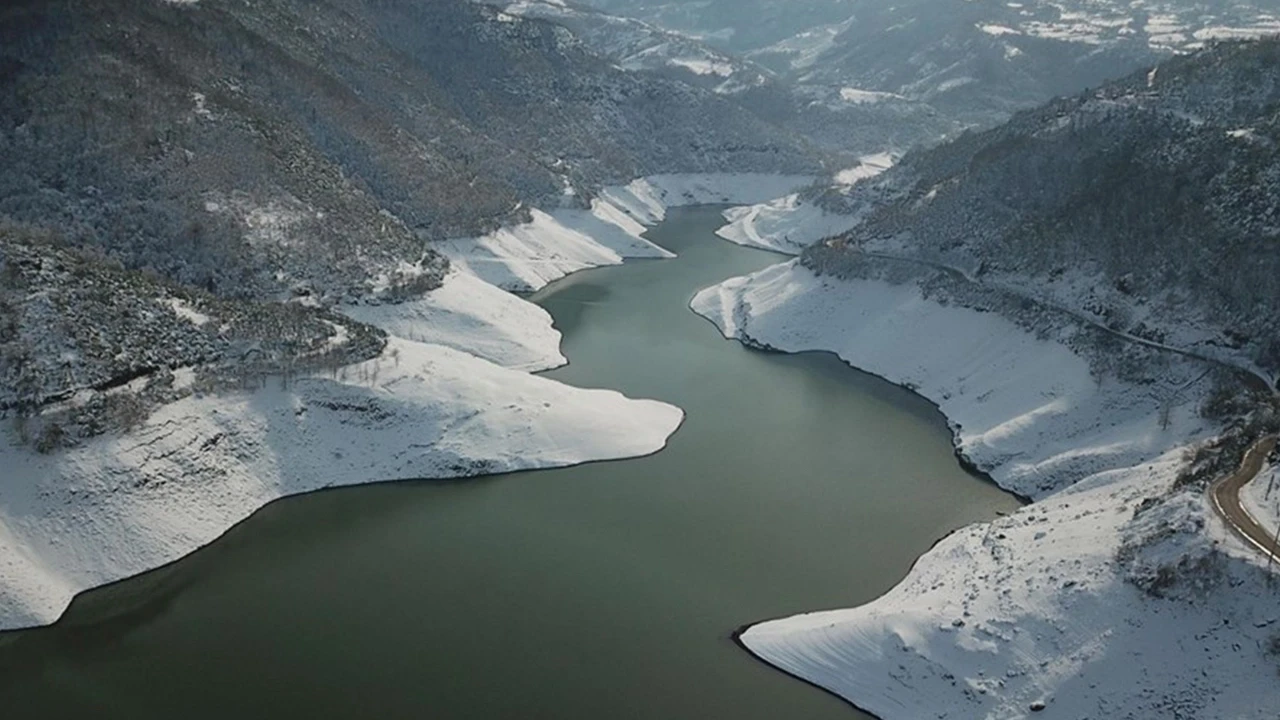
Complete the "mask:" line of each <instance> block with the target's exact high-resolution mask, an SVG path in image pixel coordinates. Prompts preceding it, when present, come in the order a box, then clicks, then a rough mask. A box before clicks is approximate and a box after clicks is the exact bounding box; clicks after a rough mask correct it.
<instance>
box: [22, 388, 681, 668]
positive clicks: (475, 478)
mask: <svg viewBox="0 0 1280 720" xmlns="http://www.w3.org/2000/svg"><path fill="white" fill-rule="evenodd" d="M553 369H554V368H553ZM544 372H550V370H547V371H544ZM623 397H627V396H625V395H624V396H623ZM628 399H634V398H628ZM677 409H680V408H677ZM687 420H688V415H687V414H686V413H685V412H684V410H683V409H680V422H679V424H677V425H676V427H675V429H674V430H672V431H671V433H669V434H668V435H667V437H666V439H665V440H664V441H663V443H662V447H660V448H657V449H656V450H653V451H651V452H648V453H645V454H643V455H631V456H627V457H619V458H597V459H593V460H583V461H581V462H577V463H571V464H569V465H549V466H546V467H539V468H532V469H527V470H508V471H505V472H500V473H489V474H483V473H482V474H478V475H454V476H450V477H440V478H398V479H389V480H371V481H369V482H365V483H359V484H356V485H334V484H331V485H326V486H324V487H319V488H315V489H313V490H306V491H303V492H299V493H293V494H290V495H281V496H280V497H277V498H275V499H273V500H270V501H268V502H266V503H265V504H263V505H262V506H261V507H259V508H258V509H256V510H254V511H253V512H252V513H250V514H249V515H247V516H246V517H244V518H243V519H241V520H239V521H237V522H236V523H234V524H232V525H231V526H229V527H228V528H227V529H226V530H225V531H223V533H222V534H221V535H219V536H218V537H216V538H214V539H212V540H210V541H209V542H207V543H205V544H203V545H201V546H199V547H197V548H195V549H193V550H191V551H190V552H188V553H187V554H185V555H182V556H180V557H177V558H174V559H172V560H169V561H168V562H166V563H164V564H163V565H157V566H155V567H153V568H148V569H146V570H143V571H141V572H139V573H137V574H134V575H129V576H127V577H122V578H119V579H117V580H112V581H111V582H108V583H103V584H102V585H95V586H94V587H91V588H86V589H84V590H81V591H79V592H77V593H76V594H75V595H73V596H72V598H71V602H69V603H67V606H66V607H65V608H63V611H62V613H61V614H60V615H59V616H58V617H57V619H55V620H54V621H52V622H49V623H45V624H43V625H31V626H26V627H5V628H0V643H2V642H4V641H5V639H6V638H7V637H16V636H17V635H20V634H26V633H31V632H39V631H41V630H48V629H52V628H55V627H59V626H62V625H64V624H65V623H66V621H67V617H68V613H69V611H70V610H71V607H72V606H73V605H74V604H75V602H76V601H77V600H78V599H80V598H82V597H84V596H87V595H91V594H94V593H97V592H101V591H109V590H111V589H112V588H116V587H119V586H121V585H125V584H127V583H131V582H133V581H136V580H140V579H143V578H146V577H147V576H149V575H153V574H158V573H162V572H166V571H169V570H171V569H173V568H174V567H175V566H177V565H180V564H182V563H184V562H186V561H188V560H190V559H191V558H193V557H194V556H196V555H197V554H198V553H201V552H204V551H205V550H208V549H209V548H210V547H212V546H213V545H215V544H217V543H218V542H221V541H222V540H223V539H224V538H226V537H227V536H228V535H229V534H231V533H232V532H234V531H235V530H237V529H239V528H240V527H242V526H244V525H245V524H247V523H249V522H250V521H253V520H254V519H255V518H257V517H258V516H259V515H261V514H262V513H264V512H267V511H269V510H270V509H272V508H274V507H275V506H277V505H280V504H281V503H287V502H289V501H291V500H297V499H301V498H307V497H311V496H315V495H327V494H335V493H342V492H355V491H359V490H363V489H367V488H376V487H388V486H393V485H418V484H422V485H461V484H464V483H466V484H470V483H475V482H479V481H500V480H504V479H507V478H509V477H511V476H513V475H525V474H530V473H533V474H538V473H546V472H555V471H557V470H568V469H571V468H581V467H590V466H593V465H608V464H611V463H620V462H629V461H631V460H642V459H644V458H648V457H653V456H654V455H657V454H658V453H661V452H663V451H664V450H666V449H667V448H668V447H669V446H670V444H671V439H672V438H674V437H675V436H676V435H677V434H679V432H680V430H681V429H682V428H683V427H684V425H685V423H686V421H687ZM131 610H132V609H126V610H125V611H124V612H122V613H120V614H121V615H124V614H129V612H131ZM114 617H116V614H114V613H111V614H105V615H102V616H99V617H95V618H94V619H93V621H94V622H104V621H107V620H110V619H112V618H114Z"/></svg>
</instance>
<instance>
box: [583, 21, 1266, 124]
mask: <svg viewBox="0 0 1280 720" xmlns="http://www.w3.org/2000/svg"><path fill="white" fill-rule="evenodd" d="M593 1H594V4H595V5H596V6H598V7H601V8H605V9H608V10H609V11H610V12H616V13H621V14H628V15H633V16H636V17H639V18H642V19H645V20H647V21H650V22H653V23H655V24H658V25H660V26H662V27H666V28H669V29H673V30H678V31H681V32H684V33H688V34H690V35H692V36H695V37H699V38H701V39H703V40H705V41H706V42H708V43H710V44H712V45H713V46H715V47H719V48H722V49H725V50H732V51H734V52H737V53H740V54H742V55H744V56H745V57H748V58H750V59H752V60H754V61H756V62H758V63H759V64H761V65H763V66H765V67H768V68H770V69H772V70H774V71H775V72H776V73H778V74H779V76H780V77H783V78H786V79H788V80H790V81H792V82H793V83H795V84H798V85H800V86H805V87H809V88H811V93H813V94H814V95H822V96H824V97H826V98H829V99H832V100H835V99H839V98H841V97H844V98H850V99H853V100H855V101H858V100H862V101H865V100H866V99H868V98H876V97H880V98H883V97H891V98H900V99H907V100H911V101H915V102H920V103H926V104H928V105H929V106H931V107H933V108H935V109H936V110H937V111H938V112H939V113H940V114H941V115H942V116H943V117H946V118H948V119H952V120H955V121H957V122H961V123H963V124H966V125H975V124H976V125H989V124H992V123H994V122H998V121H1000V120H1002V119H1004V118H1006V117H1007V116H1008V115H1009V114H1010V113H1011V112H1013V111H1014V110H1017V109H1020V108H1026V107H1030V106H1033V105H1035V104H1037V103H1040V102H1044V101H1046V100H1048V99H1050V98H1052V97H1054V96H1057V95H1065V94H1072V93H1075V92H1078V91H1079V90H1081V89H1083V88H1085V87H1089V86H1092V85H1096V84H1098V83H1101V82H1103V81H1105V80H1109V79H1114V78H1118V77H1122V76H1124V75H1125V74H1127V73H1129V72H1131V71H1133V70H1134V69H1136V68H1138V67H1141V66H1144V65H1150V64H1153V63H1155V62H1157V61H1159V60H1161V59H1164V58H1167V57H1169V56H1170V55H1171V54H1173V53H1175V52H1181V51H1189V50H1194V49H1196V48H1198V47H1201V46H1202V45H1203V44H1204V43H1205V42H1207V41H1210V40H1214V39H1222V38H1234V37H1249V36H1259V35H1264V34H1267V33H1273V32H1277V31H1280V19H1278V18H1277V16H1276V14H1275V13H1274V10H1273V9H1271V8H1268V7H1267V6H1264V5H1263V4H1262V3H1258V2H1222V1H1215V2H1208V3H1204V2H1189V1H1187V0H1163V1H1162V2H1158V3H1143V4H1141V5H1131V4H1129V3H1127V2H1123V3H1122V2H1116V1H1110V0H1065V1H1062V2H1059V1H1056V0H1055V1H1054V2H1049V1H1048V0H1022V1H1020V2H1004V1H1003V0H972V1H969V0H901V1H894V2H888V1H887V0H789V1H788V2H777V1H772V0H745V1H743V2H738V1H737V0H708V1H707V2H698V3H674V2H667V1H665V0H593Z"/></svg>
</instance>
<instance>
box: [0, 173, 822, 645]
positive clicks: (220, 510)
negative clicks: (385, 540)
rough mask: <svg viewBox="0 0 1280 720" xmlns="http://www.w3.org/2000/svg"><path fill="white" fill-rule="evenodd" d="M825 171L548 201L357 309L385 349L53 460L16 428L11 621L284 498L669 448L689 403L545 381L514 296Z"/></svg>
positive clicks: (550, 330)
mask: <svg viewBox="0 0 1280 720" xmlns="http://www.w3.org/2000/svg"><path fill="white" fill-rule="evenodd" d="M811 181H812V178H796V177H780V176H767V175H747V176H735V175H712V176H662V177H654V178H649V179H647V180H638V181H636V182H633V183H631V184H629V185H627V186H625V187H617V188H610V189H607V190H606V191H604V192H602V193H601V194H600V195H599V197H598V198H597V199H596V200H595V201H594V202H593V203H592V206H591V209H590V210H564V209H561V210H556V211H554V212H552V213H543V212H540V211H534V213H533V221H532V222H531V223H528V224H525V225H521V226H518V227H514V228H506V229H502V230H499V231H497V232H495V233H492V234H490V235H488V236H485V237H482V238H476V239H472V240H460V241H455V242H453V243H450V244H449V247H448V248H447V251H448V254H449V255H450V257H451V258H452V259H453V260H454V266H455V267H454V271H453V272H452V273H451V274H450V275H449V276H448V277H447V278H446V281H445V283H444V285H443V286H442V287H441V288H440V289H438V290H436V291H434V292H432V293H429V294H428V295H427V296H425V297H423V298H420V299H418V300H415V301H412V302H407V303H403V304H397V305H369V306H355V307H346V308H343V310H344V312H346V313H348V314H349V315H350V316H352V317H353V318H355V319H357V320H360V321H363V322H366V323H369V324H372V325H376V326H379V327H381V328H383V329H384V330H386V331H387V332H388V333H389V334H390V335H391V339H390V342H389V343H388V345H387V347H386V349H385V351H384V352H383V353H382V355H381V356H380V357H378V358H376V359H373V360H370V361H368V362H366V363H362V364H358V365H352V366H348V367H346V368H342V369H340V370H338V371H337V372H335V373H334V374H332V375H328V374H317V375H311V376H305V377H301V378H297V379H294V380H292V381H290V382H289V383H287V384H286V383H284V382H283V381H281V380H278V379H270V380H269V381H268V383H267V385H266V386H265V387H263V388H260V389H258V390H256V391H245V392H228V393H222V394H217V395H193V396H190V397H187V398H185V399H183V400H180V401H177V402H174V403H171V404H169V405H167V406H164V407H162V408H160V409H159V410H158V411H156V412H155V413H154V414H153V415H152V416H151V417H150V418H149V419H148V420H147V421H146V422H145V423H143V424H142V425H141V426H140V427H139V428H137V429H135V430H134V431H131V432H129V433H128V434H125V435H118V434H114V435H108V436H104V437H100V438H97V439H95V440H93V441H90V442H88V443H87V444H85V445H84V446H81V447H78V448H74V449H70V450H66V451H62V452H59V453H56V454H53V455H48V456H46V455H39V454H37V453H35V452H33V451H32V450H30V449H29V448H27V447H24V446H21V445H20V444H19V443H18V442H17V441H16V439H15V438H14V437H13V435H12V433H11V432H6V434H5V435H3V436H0V463H2V464H3V467H4V469H5V472H4V478H3V482H0V629H14V628H21V627H29V626H34V625H42V624H47V623H50V622H53V621H54V620H56V619H57V618H58V617H59V616H60V615H61V614H62V612H63V611H64V610H65V608H66V606H67V605H68V603H70V601H71V599H72V597H73V596H74V595H75V594H76V593H79V592H81V591H84V590H87V589H89V588H93V587H96V586H99V585H103V584H106V583H110V582H113V581H116V580H120V579H123V578H126V577H130V576H132V575H136V574H138V573H141V572H144V571H146V570H149V569H152V568H155V567H158V566H160V565H163V564H166V563H169V562H171V561H174V560H176V559H178V558H180V557H182V556H183V555H186V554H187V553H189V552H191V551H193V550H195V549H197V548H199V547H201V546H203V545H205V544H207V543H209V542H212V541H213V540H215V539H216V538H218V537H219V536H220V535H222V534H223V533H224V532H225V531H226V530H227V529H228V528H230V527H231V526H232V525H234V524H236V523H238V522H240V521H241V520H243V519H245V518H246V517H248V516H249V515H251V514H252V513H254V512H255V511H256V510H258V509H259V508H261V507H262V506H263V505H264V504H266V503H268V502H271V501H273V500H276V499H278V498H282V497H285V496H289V495H295V494H298V493H304V492H308V491H313V490H318V489H322V488H328V487H335V486H343V485H354V484H361V483H369V482H378V481H387V480H398V479H432V478H452V477H467V476H474V475H481V474H491V473H501V472H509V471H515V470H525V469H533V468H544V467H558V466H566V465H573V464H577V463H583V462H589V461H595V460H606V459H620V458H626V457H635V456H641V455H646V454H649V453H653V452H656V451H658V450H660V449H661V448H662V447H664V445H665V444H666V441H667V439H668V438H669V436H670V435H671V434H672V433H673V432H675V430H676V429H677V427H678V426H679V425H680V423H681V421H682V419H683V414H682V412H681V411H680V409H679V408H676V407H673V406H671V405H667V404H664V403H659V402H653V401H648V400H633V399H629V398H625V397H623V396H622V395H620V394H618V393H616V392H611V391H606V390H583V389H578V388H574V387H569V386H567V385H563V384H561V383H558V382H555V381H553V380H549V379H547V378H543V377H538V376H535V375H531V374H530V373H531V372H536V371H540V370H546V369H550V368H554V367H558V366H560V365H563V364H564V363H565V362H566V361H565V358H564V356H563V355H562V354H561V352H560V347H559V345H560V334H559V332H557V331H556V330H555V329H554V327H553V325H552V319H551V317H550V315H548V314H547V313H546V312H545V311H544V310H543V309H541V308H539V307H537V306H535V305H533V304H531V303H528V302H526V301H525V300H522V299H520V298H518V297H516V296H514V295H511V294H510V293H508V292H505V290H532V289H536V288H540V287H542V286H543V285H545V284H546V283H548V282H551V281H552V280H555V279H557V278H560V277H563V276H564V275H566V274H568V273H570V272H574V271H576V270H581V269H585V268H589V267H594V266H599V265H610V264H617V263H620V262H622V260H623V259H624V258H628V257H667V256H670V253H668V252H667V251H665V250H663V249H662V248H659V247H657V246H656V245H653V244H652V243H649V242H648V241H646V240H644V239H643V238H641V237H640V234H641V233H642V232H643V230H644V226H645V225H647V224H653V223H656V222H658V221H660V220H661V219H662V218H663V217H664V216H665V213H666V209H667V208H668V207H672V206H679V205H690V204H701V203H753V202H760V201H762V200H764V199H767V198H769V197H774V196H776V195H779V194H783V193H786V192H789V191H791V190H793V189H795V188H797V187H800V186H803V185H804V184H807V183H808V182H811ZM500 288H501V289H500Z"/></svg>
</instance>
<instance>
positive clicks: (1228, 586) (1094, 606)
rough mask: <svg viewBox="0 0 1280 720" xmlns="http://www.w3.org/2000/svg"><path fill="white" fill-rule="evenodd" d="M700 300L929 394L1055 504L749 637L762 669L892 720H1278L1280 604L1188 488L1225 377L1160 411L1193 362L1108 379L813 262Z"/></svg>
mask: <svg viewBox="0 0 1280 720" xmlns="http://www.w3.org/2000/svg"><path fill="white" fill-rule="evenodd" d="M693 307H694V309H695V310H696V311H697V312H699V313H700V314H703V315H704V316H706V317H708V318H709V319H711V320H713V321H714V322H715V323H716V324H717V325H719V326H720V327H721V328H722V329H723V330H724V332H725V334H726V335H727V336H730V337H736V338H739V339H741V340H743V341H744V342H748V343H751V344H758V345H766V346H769V347H772V348H776V349H780V350H784V351H789V352H799V351H804V350H829V351H833V352H836V353H837V354H839V355H840V357H842V358H843V359H845V360H846V361H847V362H849V363H850V364H852V365H855V366H857V367H860V368H863V369H866V370H868V371H870V372H873V373H877V374H880V375H882V376H884V377H886V378H888V379H889V380H891V381H893V382H897V383H900V384H903V385H906V386H908V387H911V388H913V389H915V390H917V391H918V392H920V393H921V394H922V395H924V396H925V397H928V398H929V399H931V400H933V401H935V402H936V403H938V405H939V406H940V407H941V409H942V410H943V412H944V413H945V414H946V415H947V417H948V418H949V419H950V421H951V424H952V427H953V430H954V431H955V433H956V442H957V446H958V448H959V449H960V450H961V451H962V452H963V453H964V454H965V455H967V456H968V457H969V458H970V459H971V460H972V461H974V462H975V463H976V464H977V465H978V466H979V467H981V468H983V469H984V470H987V471H988V472H989V473H990V474H991V476H992V477H993V478H994V479H995V480H996V481H997V482H998V483H1000V484H1001V485H1002V486H1004V487H1006V488H1009V489H1011V490H1014V491H1016V492H1019V493H1022V494H1024V495H1028V496H1031V497H1033V498H1034V499H1036V500H1038V502H1036V503H1035V504H1032V505H1030V506H1028V507H1027V508H1025V509H1024V510H1022V511H1021V512H1019V513H1017V514H1015V515H1013V516H1011V517H1007V518H1002V519H1000V520H998V521H996V522H994V523H990V524H981V525H975V526H973V527H970V528H967V529H965V530H962V531H960V532H959V533H956V534H955V535H953V536H951V537H949V538H947V539H945V540H944V541H942V542H941V543H940V544H939V545H938V546H937V547H936V548H935V549H933V550H932V551H930V552H929V553H928V554H926V555H925V556H924V557H923V558H921V560H920V561H919V562H918V563H917V565H916V566H915V567H914V568H913V569H912V571H911V573H910V575H909V576H908V577H907V578H906V579H905V580H904V581H903V582H902V583H901V584H900V585H899V586H898V587H896V588H895V589H893V590H892V591H891V592H890V593H889V594H888V595H886V596H884V597H883V598H881V599H879V600H877V601H875V602H873V603H870V604H868V605H865V606H863V607H859V608H855V609H850V610H839V611H834V612H824V613H814V614H809V615H802V616H798V617H794V618H789V619H784V620H777V621H772V622H765V623H762V624H760V625H756V626H754V627H752V628H750V629H749V630H747V631H746V632H745V633H744V634H743V635H742V636H741V638H740V639H741V641H742V642H743V644H744V645H745V646H746V647H747V648H749V649H750V650H751V651H752V652H753V653H755V654H756V655H757V656H759V657H760V658H762V659H764V660H765V661H767V662H769V663H771V664H773V665H775V666H777V667H779V668H781V669H783V670H785V671H787V672H790V673H792V674H795V675H797V676H799V677H802V678H804V679H806V680H809V681H811V682H814V683H816V684H818V685H820V686H822V687H824V688H827V689H830V690H831V691H833V692H835V693H837V694H839V695H841V696H842V697H844V698H846V699H848V700H850V701H851V702H853V703H854V704H856V705H858V706H859V707H862V708H864V709H866V710H868V711H869V712H872V713H874V714H876V715H878V716H879V717H882V718H885V719H886V720H897V719H899V718H901V719H902V720H917V719H918V718H925V717H928V718H1020V717H1027V716H1030V715H1031V714H1033V713H1034V712H1036V711H1038V710H1044V711H1045V716H1046V717H1064V718H1078V717H1100V716H1114V717H1132V718H1165V717H1241V718H1259V719H1260V720H1261V719H1262V718H1267V719H1270V718H1273V717H1274V710H1275V708H1276V707H1280V683H1276V682H1275V673H1276V671H1277V664H1278V662H1280V661H1278V660H1277V659H1276V658H1274V657H1270V656H1269V655H1268V654H1267V650H1266V648H1267V647H1269V645H1268V644H1269V642H1270V638H1271V636H1272V635H1274V634H1276V633H1277V632H1280V624H1278V623H1280V612H1278V611H1277V610H1276V606H1275V603H1274V599H1273V598H1272V597H1271V596H1270V595H1269V594H1268V593H1267V590H1266V585H1265V583H1264V582H1263V581H1262V579H1261V573H1260V572H1259V570H1258V568H1257V566H1256V564H1255V563H1257V560H1256V554H1253V553H1249V552H1248V550H1247V549H1246V548H1243V547H1241V546H1240V545H1239V543H1237V542H1236V541H1235V540H1233V539H1231V538H1230V536H1229V535H1228V533H1227V532H1226V531H1225V530H1223V529H1219V528H1216V525H1215V523H1216V520H1215V519H1214V518H1213V516H1212V515H1211V513H1210V511H1209V509H1208V506H1207V504H1206V502H1205V500H1204V498H1203V497H1202V496H1201V495H1200V494H1198V493H1197V492H1195V491H1183V492H1180V493H1176V492H1173V491H1171V487H1172V486H1173V484H1174V481H1175V479H1176V478H1177V476H1178V473H1179V472H1180V470H1181V469H1182V468H1183V467H1184V466H1185V461H1184V455H1183V453H1184V447H1185V446H1186V445H1187V444H1189V443H1190V442H1192V440H1193V439H1194V438H1196V437H1200V436H1203V435H1204V434H1205V433H1208V432H1211V431H1213V428H1212V427H1210V426H1207V425H1206V424H1205V421H1203V420H1201V419H1200V417H1199V416H1198V414H1197V412H1196V407H1197V405H1198V401H1199V400H1200V398H1202V397H1203V393H1205V392H1207V391H1208V386H1207V384H1197V383H1195V382H1193V383H1192V384H1191V385H1190V386H1187V387H1184V388H1183V390H1184V392H1183V393H1182V394H1181V395H1178V396H1177V397H1181V398H1182V400H1181V402H1180V403H1179V404H1177V405H1176V406H1175V407H1171V408H1170V410H1169V416H1168V422H1167V424H1166V423H1163V422H1161V420H1160V419H1159V415H1160V412H1159V409H1160V406H1161V401H1160V400H1159V398H1160V397H1165V398H1167V397H1169V395H1168V394H1167V393H1166V392H1165V390H1162V389H1161V388H1160V385H1162V384H1165V383H1168V384H1172V385H1180V384H1181V383H1183V382H1184V379H1185V378H1186V377H1187V375H1188V373H1190V372H1193V368H1191V367H1189V366H1188V364H1182V365H1179V366H1177V367H1176V368H1175V371H1174V373H1173V375H1176V376H1177V377H1169V378H1165V379H1159V378H1157V379H1155V380H1154V381H1153V382H1151V383H1150V384H1147V383H1139V384H1132V383H1126V382H1121V381H1118V380H1115V379H1109V378H1103V379H1102V380H1099V379H1098V377H1097V376H1096V374H1093V373H1091V372H1090V366H1089V363H1088V361H1087V360H1086V359H1084V358H1082V357H1080V356H1078V355H1076V354H1075V352H1074V351H1073V350H1072V349H1071V347H1070V346H1069V345H1068V344H1066V342H1067V340H1068V338H1069V336H1070V331H1069V330H1064V331H1063V332H1061V333H1060V334H1059V335H1058V336H1056V337H1054V336H1048V337H1037V336H1036V335H1034V334H1031V333H1028V332H1026V331H1025V330H1023V329H1022V328H1021V327H1019V326H1018V325H1016V324H1014V323H1013V322H1011V321H1009V320H1006V319H1004V318H1002V317H1000V316H999V315H997V314H995V313H989V312H978V311H974V310H971V309H969V308H966V307H962V306H959V305H955V304H949V305H943V304H940V303H937V302H934V301H933V300H931V299H926V298H925V297H924V296H923V294H922V292H921V289H920V287H918V286H917V285H916V284H914V283H904V284H890V283H887V282H882V281H878V280H853V281H844V280H834V279H831V278H820V277H818V276H816V275H814V274H813V273H812V272H810V271H809V270H808V269H806V268H804V267H802V266H800V265H798V264H797V263H795V262H790V263H785V264H782V265H778V266H775V267H772V268H768V269H766V270H764V271H761V272H760V273H757V274H755V275H753V276H750V277H746V278H737V279H734V280H730V281H728V282H726V283H724V284H722V285H720V286H718V287H715V288H710V289H708V290H705V291H703V292H702V293H700V294H699V295H698V296H697V297H696V298H695V299H694V301H693ZM1191 377H1192V378H1193V379H1194V377H1195V376H1194V375H1191ZM1166 389H1167V388H1166ZM1148 498H1154V499H1153V500H1148ZM1144 501H1146V502H1144ZM1220 547H1223V548H1226V549H1227V550H1228V551H1229V552H1228V553H1226V554H1224V553H1221V552H1219V551H1218V550H1219V548H1220ZM1268 713H1270V714H1268Z"/></svg>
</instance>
